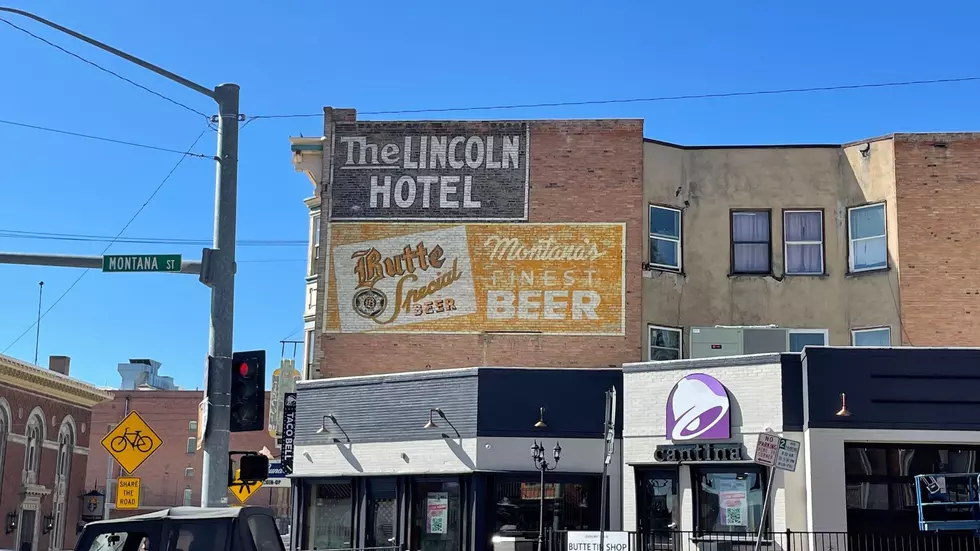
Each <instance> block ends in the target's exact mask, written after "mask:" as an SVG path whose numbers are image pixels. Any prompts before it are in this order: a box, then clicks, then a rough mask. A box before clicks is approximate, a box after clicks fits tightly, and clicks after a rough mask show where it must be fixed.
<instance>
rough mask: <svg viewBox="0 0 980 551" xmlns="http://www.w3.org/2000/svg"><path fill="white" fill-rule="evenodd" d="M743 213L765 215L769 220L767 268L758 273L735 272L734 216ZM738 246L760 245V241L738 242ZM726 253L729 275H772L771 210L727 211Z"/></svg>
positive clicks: (747, 209)
mask: <svg viewBox="0 0 980 551" xmlns="http://www.w3.org/2000/svg"><path fill="white" fill-rule="evenodd" d="M743 213H746V214H747V213H766V216H768V218H769V240H768V241H766V245H767V246H768V247H769V266H768V267H767V269H766V270H765V271H758V272H738V271H735V245H736V242H735V215H736V214H743ZM738 243H739V244H748V245H761V244H762V241H739V242H738ZM728 252H729V258H730V261H729V266H728V269H729V274H730V275H746V276H770V275H772V273H773V272H772V209H751V208H746V209H729V211H728Z"/></svg>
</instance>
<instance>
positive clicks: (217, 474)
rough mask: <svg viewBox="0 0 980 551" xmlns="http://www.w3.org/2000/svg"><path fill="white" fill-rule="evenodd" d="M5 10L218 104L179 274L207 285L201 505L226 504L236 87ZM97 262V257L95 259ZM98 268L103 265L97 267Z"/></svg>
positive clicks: (60, 259)
mask: <svg viewBox="0 0 980 551" xmlns="http://www.w3.org/2000/svg"><path fill="white" fill-rule="evenodd" d="M0 12H7V13H12V14H16V15H20V16H23V17H27V18H29V19H32V20H34V21H36V22H38V23H41V24H42V25H45V26H47V27H50V28H52V29H55V30H57V31H59V32H62V33H64V34H67V35H69V36H72V37H74V38H77V39H79V40H81V41H83V42H86V43H88V44H90V45H92V46H95V47H96V48H99V49H100V50H102V51H105V52H108V53H110V54H113V55H115V56H117V57H121V58H122V59H125V60H127V61H129V62H131V63H134V64H136V65H139V66H140V67H142V68H144V69H147V70H149V71H152V72H154V73H156V74H158V75H160V76H163V77H164V78H167V79H169V80H172V81H174V82H176V83H178V84H181V85H183V86H185V87H187V88H190V89H191V90H194V91H195V92H197V93H199V94H202V95H205V96H207V97H209V98H211V99H213V100H214V101H215V102H216V103H217V104H218V116H217V122H218V156H217V158H216V159H215V160H216V161H217V162H218V166H217V174H216V182H215V197H214V245H213V247H214V248H213V249H204V251H203V254H202V258H201V262H200V263H197V262H186V261H185V262H181V266H180V271H181V272H182V273H198V274H199V276H200V280H201V282H202V283H204V284H205V285H207V286H208V287H210V288H211V324H210V336H209V339H208V368H207V373H206V374H205V388H206V391H205V393H206V394H205V396H204V400H205V403H206V409H205V414H206V419H207V422H206V423H205V426H204V446H203V447H204V472H203V475H202V487H201V506H202V507H223V506H226V505H227V503H228V499H227V495H228V481H227V476H228V450H229V448H228V440H229V435H230V433H229V423H230V419H231V411H230V407H231V397H230V394H231V371H230V370H231V356H232V347H233V338H234V316H235V269H236V265H235V234H236V223H237V209H238V128H239V126H238V123H239V122H240V119H241V115H240V114H239V112H238V109H239V90H240V89H239V86H238V85H237V84H221V85H219V86H217V87H216V88H214V89H213V90H212V89H210V88H206V87H204V86H202V85H200V84H197V83H196V82H193V81H191V80H188V79H186V78H184V77H182V76H180V75H177V74H175V73H172V72H170V71H167V70H166V69H163V68H161V67H158V66H156V65H154V64H152V63H150V62H148V61H144V60H142V59H140V58H138V57H136V56H133V55H130V54H128V53H126V52H124V51H122V50H118V49H116V48H113V47H112V46H109V45H108V44H104V43H102V42H99V41H98V40H95V39H93V38H90V37H88V36H85V35H83V34H81V33H78V32H75V31H73V30H71V29H69V28H67V27H63V26H61V25H58V24H57V23H54V22H52V21H48V20H47V19H44V18H43V17H40V16H37V15H34V14H32V13H30V12H26V11H24V10H19V9H15V8H6V7H2V6H0ZM96 259H98V257H83V256H69V255H33V254H16V253H0V263H6V264H32V265H41V266H68V267H94V266H93V264H95V261H96ZM98 260H100V261H101V260H102V259H98ZM103 271H105V267H104V265H103Z"/></svg>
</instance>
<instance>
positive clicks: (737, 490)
mask: <svg viewBox="0 0 980 551" xmlns="http://www.w3.org/2000/svg"><path fill="white" fill-rule="evenodd" d="M747 494H748V481H747V480H744V479H743V480H738V479H735V478H723V479H721V480H720V481H719V484H718V509H719V513H720V516H721V518H720V519H719V520H720V522H721V524H723V525H724V526H748V524H749V523H748V520H749V519H748V518H746V516H747V515H748V503H747V498H748V495H747Z"/></svg>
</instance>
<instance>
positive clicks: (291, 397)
mask: <svg viewBox="0 0 980 551" xmlns="http://www.w3.org/2000/svg"><path fill="white" fill-rule="evenodd" d="M279 434H280V435H281V436H282V451H281V452H280V454H279V460H280V462H281V463H282V470H283V471H284V472H285V473H286V474H293V442H294V441H295V439H296V393H295V392H289V393H287V394H286V395H285V398H284V399H283V404H282V432H280V433H279Z"/></svg>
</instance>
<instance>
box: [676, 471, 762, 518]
mask: <svg viewBox="0 0 980 551" xmlns="http://www.w3.org/2000/svg"><path fill="white" fill-rule="evenodd" d="M691 474H692V476H693V478H694V485H695V489H696V495H695V509H696V511H695V521H694V522H695V525H696V527H697V531H698V532H733V533H750V534H755V533H757V532H758V531H759V525H760V524H761V523H762V504H763V501H764V499H765V493H766V477H765V471H764V470H763V469H762V468H761V467H756V466H751V465H740V466H738V467H734V468H729V467H695V466H692V467H691ZM766 524H767V525H768V522H767V523H766Z"/></svg>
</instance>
